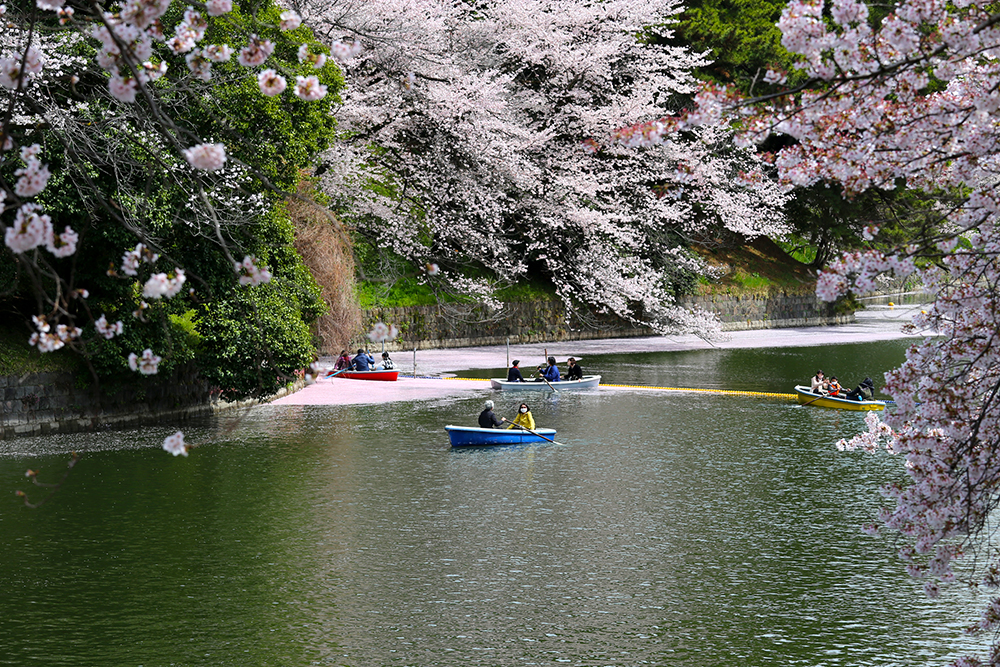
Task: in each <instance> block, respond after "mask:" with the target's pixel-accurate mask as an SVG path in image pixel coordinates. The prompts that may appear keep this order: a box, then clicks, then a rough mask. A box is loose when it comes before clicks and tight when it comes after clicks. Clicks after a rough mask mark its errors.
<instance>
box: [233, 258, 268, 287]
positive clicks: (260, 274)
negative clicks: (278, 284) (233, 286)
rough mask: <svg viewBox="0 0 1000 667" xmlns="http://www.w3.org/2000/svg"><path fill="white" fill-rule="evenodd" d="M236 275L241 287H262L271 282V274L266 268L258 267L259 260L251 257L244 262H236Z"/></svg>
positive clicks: (244, 259)
mask: <svg viewBox="0 0 1000 667" xmlns="http://www.w3.org/2000/svg"><path fill="white" fill-rule="evenodd" d="M236 274H237V275H238V276H239V282H240V285H260V284H262V283H267V282H270V281H271V272H270V271H268V270H267V268H266V267H258V266H257V258H256V257H251V256H249V255H247V256H246V257H244V258H243V261H242V262H236Z"/></svg>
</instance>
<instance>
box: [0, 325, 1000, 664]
mask: <svg viewBox="0 0 1000 667" xmlns="http://www.w3.org/2000/svg"><path fill="white" fill-rule="evenodd" d="M906 344H907V343H906V342H903V341H899V342H883V343H866V344H859V345H839V346H832V347H827V348H784V349H770V350H768V349H762V350H709V351H699V352H675V353H656V354H653V353H650V354H641V355H629V354H623V355H613V356H602V357H592V358H585V359H584V364H583V365H584V368H585V370H586V371H587V372H588V373H589V372H599V373H601V374H602V375H603V376H604V378H605V381H607V382H613V383H616V384H647V385H659V386H672V387H685V386H686V387H702V388H724V389H741V390H753V391H765V392H789V391H790V389H791V386H792V385H794V384H796V383H803V382H805V381H806V380H807V378H808V377H809V376H810V375H811V374H812V373H813V372H815V370H816V369H817V368H818V367H822V368H823V369H824V370H825V371H826V372H827V374H828V375H829V374H836V375H838V376H840V377H841V379H842V380H843V381H844V383H845V384H847V385H850V386H853V385H854V384H856V383H857V382H858V381H859V380H860V379H861V378H863V377H864V376H865V375H871V376H872V377H873V378H875V379H876V380H880V379H881V374H882V372H884V371H885V370H887V369H889V368H891V367H892V366H894V365H896V364H898V363H899V362H900V361H901V360H902V355H903V350H904V348H905V346H906ZM502 364H503V362H502V360H501V361H500V363H499V364H498V365H499V366H502ZM499 370H500V369H495V370H492V371H490V370H482V371H471V372H469V373H465V375H470V376H478V377H489V376H491V375H496V374H498V373H499ZM487 397H490V398H493V399H494V400H496V401H497V408H498V410H499V411H500V413H501V414H505V415H507V416H512V415H513V412H514V410H515V409H516V405H517V404H518V403H519V402H520V401H521V400H523V398H524V397H522V396H516V395H513V394H508V395H503V394H500V393H498V392H489V391H472V392H470V394H469V395H468V397H464V398H460V399H447V400H443V399H442V400H435V401H428V402H422V403H392V404H384V405H376V406H360V407H359V406H340V407H338V406H329V407H322V406H308V407H284V408H282V407H276V406H262V407H258V408H254V409H252V410H250V411H248V412H245V413H241V414H240V415H225V416H222V417H219V418H214V419H211V420H206V421H202V422H196V423H187V424H184V425H183V426H182V428H183V429H184V431H185V434H186V439H187V440H188V441H189V442H191V443H195V444H197V445H199V446H198V447H196V448H195V449H193V450H192V452H191V454H190V456H189V457H188V458H174V457H172V456H170V455H168V454H167V453H165V452H164V451H162V449H160V447H159V445H160V443H161V442H162V440H163V438H164V437H165V436H166V435H169V434H170V433H172V432H173V431H174V430H176V429H177V426H176V425H170V424H164V425H163V426H162V427H156V428H145V429H142V430H134V431H116V432H110V433H102V434H93V435H77V436H59V437H53V438H44V439H43V438H35V439H20V440H10V441H2V442H0V490H3V493H6V494H7V495H8V501H6V502H5V503H4V505H3V509H2V510H0V539H2V544H3V549H2V552H0V586H2V591H3V595H2V596H0V664H3V665H19V666H24V665H40V666H41V665H45V666H46V667H51V666H55V665H79V666H83V665H143V666H146V667H150V666H153V665H283V666H284V665H289V666H294V665H344V666H351V667H369V666H374V665H379V666H381V665H400V666H405V665H417V666H424V665H426V666H430V665H444V666H450V665H454V666H458V665H462V666H466V665H470V664H472V665H490V666H506V665H559V664H566V665H588V666H589V665H594V666H599V665H646V664H651V665H671V666H689V667H710V666H712V667H714V666H717V665H745V666H757V665H759V666H764V665H767V666H773V665H844V666H851V667H856V666H858V665H902V664H905V665H943V664H947V662H949V661H950V660H951V659H953V658H955V657H957V656H958V655H960V654H962V653H963V652H967V651H974V650H976V649H978V648H981V647H982V646H983V644H984V642H985V640H981V639H979V638H975V637H967V636H965V635H963V634H962V632H961V629H962V628H963V627H965V626H967V625H969V624H970V623H972V622H973V621H974V620H975V619H976V618H977V616H978V611H977V609H978V606H980V605H981V604H982V603H983V600H981V599H977V597H976V596H977V594H976V593H975V592H972V591H969V590H968V589H966V588H963V587H961V586H954V587H951V588H946V589H944V593H943V595H942V597H941V598H940V599H938V600H929V599H927V598H926V597H925V596H924V595H923V593H922V592H921V590H920V587H919V585H918V583H917V582H914V581H913V580H911V579H909V578H908V577H907V576H906V574H905V572H904V571H903V569H902V567H901V565H900V562H899V561H898V559H897V558H896V557H895V555H894V550H893V542H892V539H891V537H875V538H873V537H868V536H866V535H864V534H863V533H862V532H861V531H860V530H859V527H860V525H861V524H863V523H865V522H867V521H869V520H871V518H872V517H873V516H874V514H875V512H876V511H877V509H878V508H879V506H880V502H881V498H880V496H879V494H878V488H879V486H880V485H881V484H884V483H885V482H887V481H890V480H895V479H899V478H901V477H902V474H903V473H902V469H901V462H900V460H898V459H896V458H893V457H891V456H889V455H874V456H872V455H866V454H863V453H841V452H837V451H836V449H835V447H834V443H835V442H836V441H837V440H838V439H839V438H841V437H844V436H849V435H851V434H853V433H855V432H857V431H858V430H860V429H861V428H863V415H862V414H861V413H843V412H837V411H828V410H823V409H818V408H812V407H800V406H797V405H796V404H795V403H793V402H791V401H787V400H780V399H767V398H755V397H734V396H718V395H705V394H690V393H674V392H637V391H630V390H615V389H599V390H593V391H582V392H577V393H573V392H560V393H559V394H545V395H533V396H532V397H531V399H530V401H531V407H532V412H533V414H534V416H535V419H536V421H537V422H538V424H539V425H541V426H547V427H554V428H556V429H558V436H557V439H558V441H559V442H560V443H564V444H562V445H549V444H545V445H536V446H517V447H495V448H486V449H465V450H452V449H450V447H449V445H448V439H447V436H446V434H445V432H444V430H443V426H444V425H445V424H450V423H458V424H461V423H467V424H470V425H472V424H473V423H474V420H475V416H476V414H478V412H479V409H480V406H481V403H482V401H483V400H484V399H485V398H487ZM71 451H77V452H80V453H81V455H82V458H81V460H80V463H79V464H78V465H77V466H76V468H75V469H74V470H73V472H72V474H71V475H70V477H69V478H68V480H67V481H66V483H65V484H64V486H63V487H62V488H60V489H59V490H58V492H57V493H56V494H55V495H54V496H53V497H52V498H51V499H50V500H49V501H48V502H46V503H45V504H44V505H43V506H42V507H40V508H38V509H29V508H26V507H24V506H23V505H19V504H18V499H17V498H16V497H15V496H14V492H15V491H16V490H18V489H20V490H25V491H27V492H28V493H29V497H30V498H31V499H32V500H38V499H40V498H42V497H44V494H45V491H44V490H43V489H40V488H37V487H33V486H31V485H30V484H29V483H28V482H27V480H26V478H25V476H24V473H25V470H27V469H28V468H31V469H34V470H38V471H39V479H40V480H42V481H55V480H57V479H58V478H59V477H61V476H62V474H63V471H64V470H65V466H66V462H67V460H68V458H69V452H71ZM0 497H2V494H0Z"/></svg>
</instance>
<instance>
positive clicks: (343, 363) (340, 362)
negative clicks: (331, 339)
mask: <svg viewBox="0 0 1000 667" xmlns="http://www.w3.org/2000/svg"><path fill="white" fill-rule="evenodd" d="M350 367H351V358H350V357H349V356H348V354H347V350H341V351H340V356H339V357H337V363H336V364H335V365H334V367H333V368H334V370H338V371H342V370H344V369H345V368H350Z"/></svg>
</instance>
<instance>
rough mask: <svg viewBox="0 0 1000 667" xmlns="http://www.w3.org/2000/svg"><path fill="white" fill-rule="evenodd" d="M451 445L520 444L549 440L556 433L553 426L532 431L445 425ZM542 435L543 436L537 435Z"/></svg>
mask: <svg viewBox="0 0 1000 667" xmlns="http://www.w3.org/2000/svg"><path fill="white" fill-rule="evenodd" d="M444 430H446V431H448V437H449V438H450V439H451V446H452V447H474V446H482V445H520V444H524V443H528V442H549V441H551V439H552V438H554V437H555V435H556V430H555V429H554V428H536V429H535V433H537V434H538V435H535V434H534V433H529V432H528V431H522V430H521V429H519V428H511V429H506V428H479V427H478V426H451V425H448V426H445V427H444ZM542 435H544V436H545V438H549V440H546V439H545V438H542V437H539V436H542Z"/></svg>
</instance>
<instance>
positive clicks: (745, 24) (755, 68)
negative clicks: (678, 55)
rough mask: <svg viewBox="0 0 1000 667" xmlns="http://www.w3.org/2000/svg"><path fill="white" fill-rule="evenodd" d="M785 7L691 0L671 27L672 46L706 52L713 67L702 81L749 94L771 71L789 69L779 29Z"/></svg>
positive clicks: (767, 0) (746, 0)
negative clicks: (772, 68) (755, 84)
mask: <svg viewBox="0 0 1000 667" xmlns="http://www.w3.org/2000/svg"><path fill="white" fill-rule="evenodd" d="M785 4H786V3H785V2H784V1H783V0H692V1H691V2H689V3H687V6H686V8H685V10H684V11H683V12H682V13H681V14H680V15H679V16H678V17H677V22H676V24H675V25H674V26H673V27H674V30H675V39H674V41H675V42H676V43H677V44H683V45H690V46H691V48H692V50H693V51H696V52H699V51H703V52H707V54H708V57H709V59H711V60H712V64H711V65H709V66H708V67H707V68H705V69H704V70H702V71H700V72H698V73H697V74H698V75H699V76H702V77H704V78H707V79H710V80H713V81H716V82H719V83H733V84H736V85H737V86H739V87H740V88H741V89H742V90H743V91H744V92H750V89H751V88H752V87H753V85H754V82H755V81H757V82H759V81H760V79H761V78H762V77H763V75H764V72H765V71H766V70H767V68H768V67H772V66H777V67H779V68H784V69H788V68H789V67H790V65H791V63H792V57H791V56H790V54H789V53H788V52H787V51H786V50H785V48H784V47H783V46H781V31H780V30H778V28H777V26H776V25H775V24H776V23H777V22H778V19H779V18H780V17H781V10H782V9H783V8H784V6H785ZM757 92H760V91H759V90H758V91H757Z"/></svg>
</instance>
